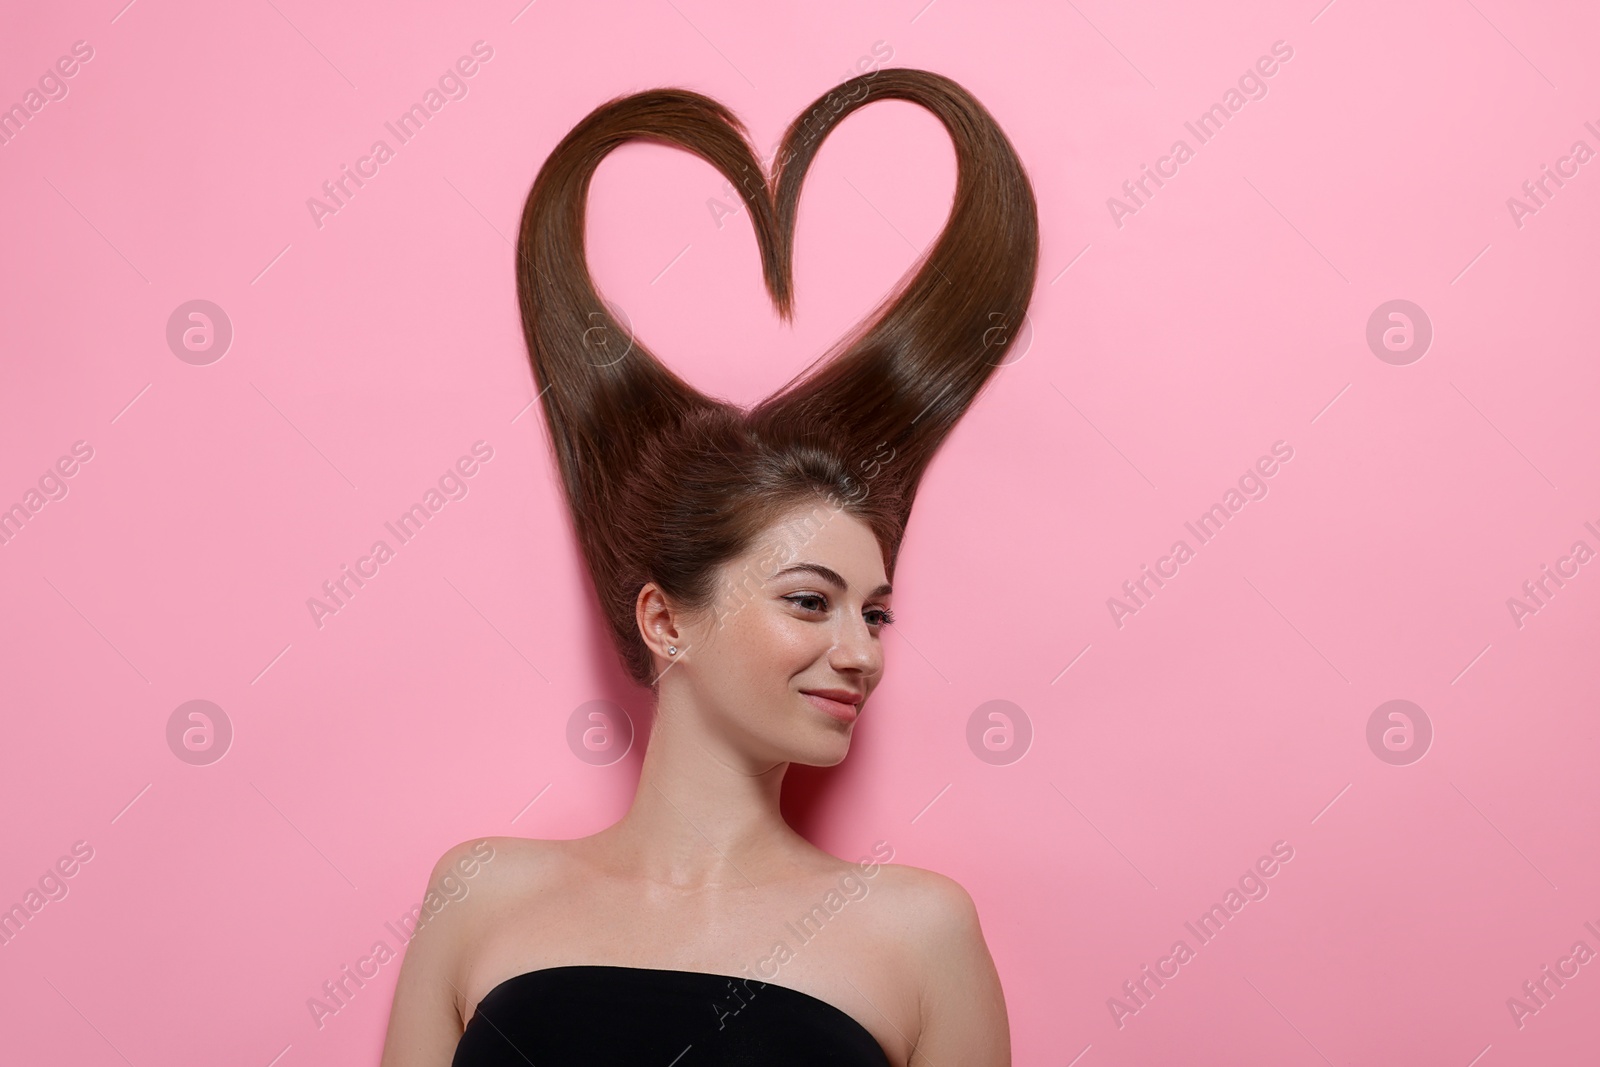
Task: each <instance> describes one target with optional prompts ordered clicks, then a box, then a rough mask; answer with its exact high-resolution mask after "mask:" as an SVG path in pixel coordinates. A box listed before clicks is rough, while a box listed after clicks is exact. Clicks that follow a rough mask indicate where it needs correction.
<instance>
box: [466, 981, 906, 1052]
mask: <svg viewBox="0 0 1600 1067" xmlns="http://www.w3.org/2000/svg"><path fill="white" fill-rule="evenodd" d="M450 1063H451V1067H502V1065H503V1067H528V1065H529V1064H530V1063H531V1064H534V1065H536V1067H569V1065H578V1064H582V1065H583V1067H592V1065H597V1064H601V1065H605V1067H628V1065H633V1064H639V1065H643V1067H801V1065H805V1067H814V1065H816V1064H819V1063H826V1064H830V1065H838V1067H887V1065H888V1063H889V1057H888V1056H887V1055H886V1054H885V1053H884V1051H883V1047H882V1046H880V1045H879V1044H878V1040H877V1038H875V1037H873V1036H872V1032H871V1031H870V1030H868V1029H867V1028H866V1027H864V1026H862V1025H861V1024H860V1023H859V1022H857V1021H856V1020H855V1019H854V1018H853V1017H852V1016H851V1015H850V1014H849V1013H847V1012H845V1011H844V1010H843V1009H841V1008H837V1007H835V1006H834V1005H832V1004H829V1003H828V1002H827V1001H825V1000H819V999H818V998H816V997H814V996H812V995H811V994H809V993H802V992H800V991H799V990H798V989H790V988H789V987H788V986H781V985H773V984H772V983H771V982H758V981H756V980H755V979H753V978H752V979H748V980H747V979H744V978H736V977H733V976H731V975H725V974H707V973H704V972H701V971H674V970H658V969H655V968H646V967H613V966H602V965H590V964H575V965H572V966H567V967H545V968H543V969H541V970H537V971H529V972H527V973H526V974H519V975H517V976H515V977H513V978H507V979H506V980H505V981H504V982H501V983H500V984H499V985H497V986H495V987H494V988H493V989H491V990H489V992H488V993H487V994H485V995H484V998H483V999H482V1000H480V1001H479V1002H478V1007H477V1010H476V1011H474V1012H473V1013H472V1018H471V1019H469V1020H468V1021H467V1028H466V1031H465V1032H464V1033H462V1035H461V1040H460V1042H459V1043H458V1044H457V1045H456V1054H455V1058H454V1059H452V1060H451V1061H450Z"/></svg>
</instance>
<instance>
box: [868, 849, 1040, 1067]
mask: <svg viewBox="0 0 1600 1067" xmlns="http://www.w3.org/2000/svg"><path fill="white" fill-rule="evenodd" d="M880 874H881V875H882V878H881V887H882V888H883V889H884V890H887V893H886V899H887V900H888V902H889V903H890V904H891V912H892V914H893V915H894V917H895V922H896V923H897V925H898V926H899V927H900V929H899V930H898V931H897V932H898V933H899V935H900V938H899V940H900V943H901V944H902V945H904V946H905V951H906V954H907V957H908V959H909V961H910V962H911V964H912V966H913V967H914V968H915V973H916V975H917V983H918V1003H919V1005H920V1024H921V1025H920V1028H919V1032H918V1034H917V1036H916V1051H915V1053H914V1054H913V1055H912V1057H911V1060H910V1064H911V1065H912V1067H920V1065H921V1064H924V1063H928V1064H934V1063H965V1064H983V1065H985V1067H1000V1065H1009V1064H1010V1062H1011V1034H1010V1026H1009V1022H1008V1019H1007V1015H1006V1004H1005V993H1004V991H1003V990H1002V988H1001V985H1000V976H999V973H998V971H997V970H996V969H995V965H994V959H993V957H992V956H991V955H990V953H989V946H988V943H987V941H985V939H984V936H983V927H982V924H981V923H980V921H979V917H978V908H977V905H976V903H975V902H974V901H973V899H972V894H970V893H969V892H967V890H966V888H965V887H964V886H963V885H962V884H961V883H960V882H958V881H956V880H955V879H954V878H951V877H949V876H947V875H943V874H939V873H938V872H937V871H930V870H925V869H923V868H921V867H912V866H909V865H907V864H899V863H888V864H883V865H882V866H881V868H880Z"/></svg>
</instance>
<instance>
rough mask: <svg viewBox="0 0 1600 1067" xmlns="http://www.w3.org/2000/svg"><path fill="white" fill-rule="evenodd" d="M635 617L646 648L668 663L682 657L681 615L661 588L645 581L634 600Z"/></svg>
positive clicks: (683, 645) (683, 636)
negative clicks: (679, 624)
mask: <svg viewBox="0 0 1600 1067" xmlns="http://www.w3.org/2000/svg"><path fill="white" fill-rule="evenodd" d="M634 617H635V619H636V620H637V621H638V624H639V635H640V637H641V638H643V640H644V643H645V647H646V648H648V649H650V651H651V652H652V653H654V654H655V655H657V656H660V657H661V658H662V659H664V660H667V661H668V662H672V661H675V660H677V659H679V658H681V657H682V656H683V653H684V649H685V646H686V640H685V635H684V634H683V633H681V632H680V631H679V629H678V614H677V612H676V611H674V610H673V607H672V605H671V604H670V603H668V601H667V596H666V593H664V592H663V591H662V589H661V587H660V586H659V585H657V584H656V583H655V582H646V583H645V584H644V588H642V589H640V590H639V596H638V598H637V599H636V600H635V601H634Z"/></svg>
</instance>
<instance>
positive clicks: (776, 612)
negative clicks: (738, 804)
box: [642, 502, 890, 767]
mask: <svg viewBox="0 0 1600 1067" xmlns="http://www.w3.org/2000/svg"><path fill="white" fill-rule="evenodd" d="M648 588H649V587H647V589H648ZM889 601H890V596H889V582H888V579H887V578H886V577H885V575H884V568H883V553H882V550H881V549H880V548H879V546H878V541H877V538H876V537H875V536H873V533H872V531H871V529H870V528H869V527H868V526H867V525H866V524H865V523H863V522H862V521H861V520H859V519H857V518H854V517H853V516H851V515H848V514H845V513H844V512H838V511H833V510H831V509H830V508H829V507H828V506H827V505H826V504H824V503H821V502H819V503H818V504H817V505H816V506H815V507H808V506H801V507H797V508H796V509H794V510H793V511H792V512H790V513H789V514H788V515H787V516H785V517H784V518H783V519H782V520H780V521H779V522H778V523H776V524H774V525H773V526H772V527H771V528H769V529H768V530H767V531H766V533H765V534H764V535H763V536H762V537H760V538H757V540H756V543H755V545H754V546H753V547H752V548H751V549H750V550H749V551H747V552H746V553H745V554H744V555H742V556H740V557H738V558H737V559H734V560H730V561H729V562H728V563H726V564H724V566H723V568H722V573H721V580H720V584H719V595H718V598H717V600H716V601H715V602H714V604H713V606H712V608H711V610H710V611H709V612H708V613H707V614H706V617H704V618H694V619H692V620H687V621H686V620H684V619H683V618H682V617H681V616H676V617H673V618H670V619H667V620H666V621H665V626H666V629H665V630H661V629H660V627H659V626H658V625H657V624H658V623H659V622H661V621H662V620H661V616H660V615H659V614H658V615H654V616H647V617H646V618H645V619H644V620H642V621H644V622H645V626H646V630H645V633H646V637H647V639H649V640H650V641H651V644H652V645H653V646H654V647H655V648H656V649H657V651H658V652H660V653H665V650H666V646H667V645H668V644H675V645H677V647H678V654H677V655H675V656H667V655H664V654H662V655H660V656H658V662H660V663H661V664H662V667H663V669H664V673H663V674H662V675H661V676H660V686H661V689H660V692H661V694H662V696H663V697H665V696H666V695H667V693H668V692H669V690H671V691H672V692H673V696H674V697H675V698H676V697H677V696H678V695H680V694H681V695H682V696H684V697H687V698H688V699H687V701H686V702H680V701H678V700H676V699H674V701H673V706H674V707H677V706H683V705H684V704H686V705H687V706H689V707H692V708H695V709H698V713H699V714H700V715H702V716H704V717H705V719H706V720H707V721H705V722H704V724H703V725H705V726H706V727H707V728H708V729H709V730H710V731H711V732H712V734H713V735H714V736H717V737H720V738H725V739H726V740H727V741H728V742H729V743H730V744H731V745H732V746H733V747H734V748H735V749H736V750H737V751H738V752H742V753H744V754H745V755H746V756H748V757H751V758H753V759H754V760H755V761H756V762H757V764H758V765H768V764H772V763H778V762H783V761H792V762H796V763H803V764H809V765H812V766H818V767H831V766H833V765H834V764H836V763H838V762H839V761H840V760H842V759H844V757H845V753H846V752H848V751H849V748H850V734H851V732H852V731H853V729H854V723H855V719H856V717H857V716H858V715H859V714H860V712H861V709H862V707H863V706H864V705H865V703H866V700H867V697H868V696H870V695H871V693H872V691H873V690H874V689H875V688H876V687H877V685H878V682H879V680H880V679H881V678H882V676H883V640H882V632H883V628H884V626H886V625H887V624H888V618H889V610H888V609H889ZM663 632H664V633H666V634H668V636H667V637H666V638H665V639H663V638H662V637H661V636H660V634H661V633H663ZM672 634H676V636H677V638H678V639H677V640H674V639H672V637H671V635H672ZM808 694H810V695H808ZM830 697H831V698H835V699H829V698H830ZM730 754H731V753H730Z"/></svg>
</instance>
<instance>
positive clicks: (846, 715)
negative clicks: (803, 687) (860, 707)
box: [800, 693, 856, 722]
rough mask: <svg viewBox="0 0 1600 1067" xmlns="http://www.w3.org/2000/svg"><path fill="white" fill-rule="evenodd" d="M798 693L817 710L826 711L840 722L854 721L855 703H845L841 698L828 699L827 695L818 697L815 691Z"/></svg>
mask: <svg viewBox="0 0 1600 1067" xmlns="http://www.w3.org/2000/svg"><path fill="white" fill-rule="evenodd" d="M800 695H801V696H803V697H805V698H806V699H807V700H809V701H811V705H812V707H814V708H816V709H817V710H818V711H822V712H826V713H827V714H829V715H831V716H833V717H834V718H835V719H838V720H839V721H840V722H855V721H856V705H854V704H846V703H844V702H843V701H841V700H829V699H828V698H827V697H819V696H817V695H816V694H815V693H801V694H800Z"/></svg>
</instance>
